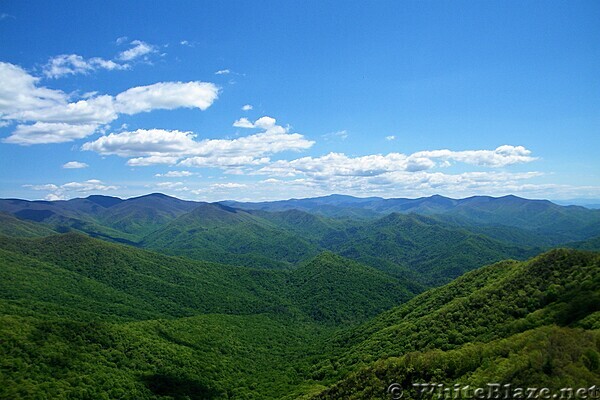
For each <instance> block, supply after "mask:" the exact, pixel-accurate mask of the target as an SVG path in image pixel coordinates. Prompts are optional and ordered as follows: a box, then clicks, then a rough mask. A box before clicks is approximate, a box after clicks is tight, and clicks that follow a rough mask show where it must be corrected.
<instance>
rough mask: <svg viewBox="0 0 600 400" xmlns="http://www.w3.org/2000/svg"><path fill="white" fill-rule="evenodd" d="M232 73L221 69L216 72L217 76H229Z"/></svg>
mask: <svg viewBox="0 0 600 400" xmlns="http://www.w3.org/2000/svg"><path fill="white" fill-rule="evenodd" d="M230 73H231V71H230V70H228V69H220V70H218V71H217V72H215V75H228V74H230Z"/></svg>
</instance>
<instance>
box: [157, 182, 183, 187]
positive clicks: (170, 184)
mask: <svg viewBox="0 0 600 400" xmlns="http://www.w3.org/2000/svg"><path fill="white" fill-rule="evenodd" d="M156 186H157V187H159V188H161V189H175V188H177V187H180V186H183V182H159V183H157V184H156Z"/></svg>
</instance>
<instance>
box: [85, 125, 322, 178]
mask: <svg viewBox="0 0 600 400" xmlns="http://www.w3.org/2000/svg"><path fill="white" fill-rule="evenodd" d="M253 126H254V127H260V128H262V129H263V132H259V133H256V134H253V135H250V136H244V137H239V138H236V139H204V140H195V139H196V135H194V134H193V133H191V132H181V131H168V130H162V129H151V130H145V129H138V130H137V131H132V132H120V133H111V134H109V135H106V136H102V137H100V138H98V139H97V140H95V141H93V142H88V143H85V144H84V145H83V146H82V149H83V150H91V151H95V152H97V153H100V154H103V155H118V156H120V157H128V158H129V157H137V158H132V159H130V160H129V161H128V162H127V163H128V165H132V166H145V165H152V164H174V163H176V162H177V161H178V160H180V159H182V160H181V161H180V162H179V164H180V165H182V166H188V167H189V166H193V167H228V168H229V167H237V166H245V165H260V164H266V163H268V162H269V158H268V157H266V156H268V155H270V154H274V153H280V152H283V151H300V150H305V149H308V148H310V147H311V146H312V145H313V144H314V142H312V141H309V140H306V139H305V138H304V136H302V135H301V134H298V133H289V132H288V130H287V129H286V128H283V127H281V126H279V125H277V124H276V120H275V119H274V118H270V117H262V118H260V119H258V120H257V121H256V122H255V123H254V124H253Z"/></svg>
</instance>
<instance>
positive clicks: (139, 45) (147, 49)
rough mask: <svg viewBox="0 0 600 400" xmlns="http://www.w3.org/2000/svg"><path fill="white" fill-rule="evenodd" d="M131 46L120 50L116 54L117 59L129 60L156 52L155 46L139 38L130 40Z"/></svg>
mask: <svg viewBox="0 0 600 400" xmlns="http://www.w3.org/2000/svg"><path fill="white" fill-rule="evenodd" d="M131 45H133V47H132V48H130V49H128V50H125V51H123V52H121V53H120V54H119V56H118V58H119V60H123V61H131V60H134V59H136V58H139V57H141V56H143V55H146V54H149V53H154V52H156V48H155V47H154V46H152V45H150V44H148V43H146V42H142V41H141V40H134V41H132V42H131Z"/></svg>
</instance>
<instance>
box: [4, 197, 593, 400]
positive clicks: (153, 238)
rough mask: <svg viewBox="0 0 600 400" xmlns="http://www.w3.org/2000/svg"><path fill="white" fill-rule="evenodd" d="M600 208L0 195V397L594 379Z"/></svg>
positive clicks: (352, 390) (288, 394) (234, 393)
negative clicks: (29, 198) (56, 198)
mask: <svg viewBox="0 0 600 400" xmlns="http://www.w3.org/2000/svg"><path fill="white" fill-rule="evenodd" d="M598 250H600V210H594V209H587V208H584V207H578V206H560V205H557V204H554V203H552V202H549V201H544V200H527V199H522V198H518V197H514V196H506V197H500V198H492V197H485V196H479V197H472V198H468V199H460V200H455V199H449V198H445V197H441V196H432V197H427V198H422V199H382V198H375V197H373V198H354V197H350V196H339V195H333V196H327V197H321V198H313V199H300V200H288V201H278V202H264V203H239V202H232V201H227V202H218V203H205V202H192V201H184V200H180V199H176V198H173V197H169V196H166V195H163V194H150V195H146V196H141V197H136V198H131V199H120V198H116V197H108V196H97V195H95V196H89V197H87V198H84V199H72V200H67V201H26V200H19V199H0V310H1V312H0V360H1V361H0V382H2V384H1V385H0V398H11V399H13V398H14V399H18V398H126V399H127V398H131V399H139V398H141V399H145V398H147V399H232V398H235V399H273V398H279V399H298V398H304V399H367V398H369V399H370V398H373V399H377V398H382V399H383V398H389V394H388V393H387V392H386V390H387V388H388V386H389V385H390V384H391V383H393V382H396V383H398V384H400V385H402V386H404V387H405V388H409V389H408V390H406V391H405V398H408V399H411V398H416V397H417V394H416V393H415V392H414V391H411V390H412V389H410V387H411V382H417V381H420V382H443V383H445V384H448V385H450V386H452V384H454V383H461V384H469V385H485V384H486V382H496V381H498V382H504V383H511V384H514V385H519V384H520V385H531V384H536V385H544V386H547V387H552V388H562V387H589V386H590V385H591V384H593V383H595V382H598V380H599V379H600V289H599V288H600V253H598Z"/></svg>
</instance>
